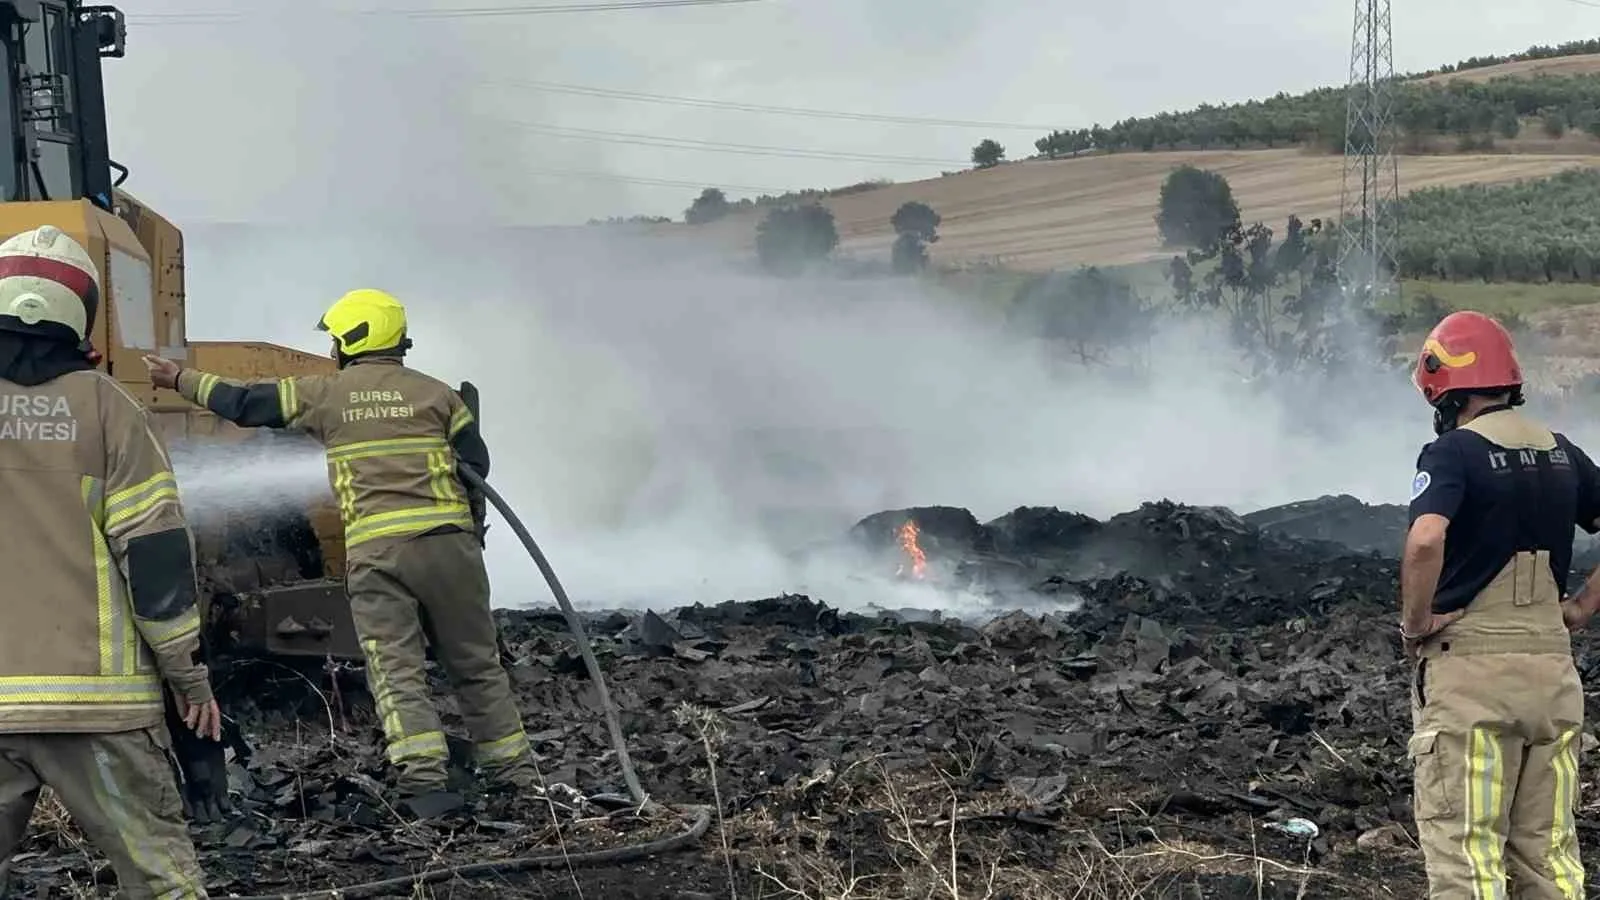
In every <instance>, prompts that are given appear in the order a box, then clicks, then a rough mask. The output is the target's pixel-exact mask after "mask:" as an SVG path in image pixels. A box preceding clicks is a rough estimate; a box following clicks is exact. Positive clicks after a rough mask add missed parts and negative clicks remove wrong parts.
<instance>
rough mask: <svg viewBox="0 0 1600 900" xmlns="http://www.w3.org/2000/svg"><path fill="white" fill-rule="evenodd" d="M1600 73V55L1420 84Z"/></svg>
mask: <svg viewBox="0 0 1600 900" xmlns="http://www.w3.org/2000/svg"><path fill="white" fill-rule="evenodd" d="M1597 72H1600V54H1596V53H1590V54H1586V55H1583V56H1561V57H1557V58H1555V59H1522V60H1518V61H1516V62H1508V63H1501V64H1500V65H1498V66H1485V67H1483V68H1481V69H1468V70H1466V71H1465V72H1447V73H1445V74H1442V75H1430V76H1428V77H1427V78H1419V79H1417V80H1418V81H1419V82H1421V83H1423V84H1444V83H1447V82H1451V81H1471V82H1475V83H1480V84H1481V83H1482V82H1485V81H1489V80H1491V79H1494V78H1532V77H1534V76H1536V75H1593V74H1595V73H1597Z"/></svg>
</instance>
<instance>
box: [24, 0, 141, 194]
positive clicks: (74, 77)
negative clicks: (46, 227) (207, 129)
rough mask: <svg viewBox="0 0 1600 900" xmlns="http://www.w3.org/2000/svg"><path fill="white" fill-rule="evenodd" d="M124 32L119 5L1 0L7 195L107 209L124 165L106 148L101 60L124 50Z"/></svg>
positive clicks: (122, 172)
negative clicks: (87, 203)
mask: <svg viewBox="0 0 1600 900" xmlns="http://www.w3.org/2000/svg"><path fill="white" fill-rule="evenodd" d="M126 36H127V24H126V21H125V19H124V18H123V14H122V12H121V11H120V10H118V9H117V8H116V7H112V6H87V5H83V4H79V3H77V2H73V0H0V66H3V67H4V72H5V78H6V86H7V88H8V90H6V91H5V98H6V102H7V106H6V109H5V115H4V116H0V141H3V143H0V146H7V147H10V148H12V149H11V154H10V158H9V159H7V160H6V165H5V166H4V168H3V169H0V195H3V196H4V199H5V200H7V201H44V202H52V201H68V200H88V201H90V202H91V203H93V204H94V205H95V206H97V207H99V208H100V209H103V210H106V211H111V210H112V203H113V196H112V192H113V190H114V188H115V187H116V186H117V184H119V183H120V182H121V179H123V178H126V177H127V174H128V173H127V170H126V169H122V168H121V167H120V166H117V165H116V164H115V163H114V162H112V160H111V157H110V154H109V149H108V144H107V139H106V114H105V91H104V86H103V83H102V81H101V67H100V60H101V59H102V58H104V57H121V56H122V55H123V54H124V52H125V47H126ZM113 169H118V170H119V175H118V178H117V180H115V181H113V178H112V170H113Z"/></svg>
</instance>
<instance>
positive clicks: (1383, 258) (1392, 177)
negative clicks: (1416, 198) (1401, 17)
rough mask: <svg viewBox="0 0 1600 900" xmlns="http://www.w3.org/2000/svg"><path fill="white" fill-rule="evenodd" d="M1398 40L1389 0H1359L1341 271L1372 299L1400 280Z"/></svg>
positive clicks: (1349, 109)
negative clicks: (1395, 98) (1397, 263)
mask: <svg viewBox="0 0 1600 900" xmlns="http://www.w3.org/2000/svg"><path fill="white" fill-rule="evenodd" d="M1393 84H1394V41H1393V37H1392V33H1391V31H1390V28H1389V0H1356V21H1355V33H1354V36H1353V37H1352V38H1351V41H1350V84H1349V87H1348V89H1347V95H1346V97H1347V99H1346V111H1345V126H1344V185H1343V188H1342V190H1341V191H1340V217H1339V276H1340V280H1341V281H1342V283H1343V284H1344V285H1345V287H1346V290H1347V291H1350V292H1351V293H1353V294H1355V295H1356V296H1359V297H1363V298H1365V299H1367V300H1368V301H1371V300H1375V299H1377V298H1379V297H1384V296H1389V295H1390V294H1392V293H1393V292H1394V291H1395V290H1397V288H1398V285H1397V283H1396V281H1395V245H1396V242H1397V234H1398V231H1399V228H1398V225H1399V222H1398V221H1397V218H1398V216H1399V210H1398V206H1399V203H1398V201H1399V199H1400V166H1399V161H1398V160H1396V159H1395V155H1394V117H1393V106H1392V93H1391V92H1392V89H1393Z"/></svg>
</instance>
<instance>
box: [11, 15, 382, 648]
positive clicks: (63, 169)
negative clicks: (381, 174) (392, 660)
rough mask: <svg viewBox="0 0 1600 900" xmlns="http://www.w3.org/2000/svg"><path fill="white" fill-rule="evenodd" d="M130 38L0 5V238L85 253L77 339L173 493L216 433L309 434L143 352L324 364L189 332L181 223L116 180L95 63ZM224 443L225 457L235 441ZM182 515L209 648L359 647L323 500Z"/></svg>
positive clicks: (189, 359)
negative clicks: (93, 275)
mask: <svg viewBox="0 0 1600 900" xmlns="http://www.w3.org/2000/svg"><path fill="white" fill-rule="evenodd" d="M126 34H127V25H126V21H125V19H124V16H123V13H122V12H121V11H120V10H118V9H117V8H116V7H113V6H96V5H87V4H82V3H78V2H76V0H0V75H3V77H4V78H5V90H4V91H0V99H3V102H4V104H5V105H4V107H3V109H0V147H8V148H10V151H9V155H3V154H0V238H3V237H9V236H11V235H13V234H17V233H20V232H23V231H27V230H29V229H32V228H36V227H38V226H40V225H46V224H48V225H54V226H56V227H57V228H60V229H61V230H62V231H64V232H66V233H67V234H70V235H72V236H73V237H74V238H75V239H76V240H77V241H78V242H79V243H81V244H82V245H83V246H84V248H85V249H87V250H88V251H89V254H90V256H91V257H93V258H94V260H95V262H96V266H97V268H98V269H99V271H100V279H101V281H100V285H101V291H100V294H101V304H100V308H99V310H98V312H97V315H96V317H95V322H94V324H93V326H92V328H91V331H90V334H89V341H90V343H92V344H93V345H94V347H95V348H96V349H97V350H99V351H100V353H101V354H102V359H101V361H100V363H99V367H100V368H101V369H102V370H103V371H105V372H106V373H107V374H109V375H110V376H111V377H113V378H115V379H116V380H117V381H118V382H119V383H120V384H121V385H122V386H123V387H124V388H125V389H126V390H127V391H128V392H129V393H130V394H131V395H133V396H134V397H135V398H136V399H138V400H139V401H140V402H141V403H143V404H144V405H145V406H146V407H147V408H148V409H149V410H150V411H151V419H152V422H153V424H155V425H156V427H158V428H159V429H160V430H161V431H162V433H163V435H164V436H165V438H166V439H167V442H168V445H169V446H170V447H171V449H172V455H173V459H174V463H175V465H176V466H177V467H178V482H179V489H180V491H181V490H182V488H183V483H184V461H185V460H186V459H197V458H202V457H204V456H205V455H206V453H207V452H208V451H214V450H216V449H217V448H216V445H218V444H233V445H240V444H251V443H260V444H263V445H271V444H273V443H275V442H281V441H294V440H308V439H305V438H297V437H295V436H292V435H283V434H276V433H273V432H269V431H266V430H260V429H242V428H238V427H236V426H234V425H233V424H231V423H229V422H225V421H223V420H222V419H220V418H218V417H217V416H215V415H212V414H211V413H210V412H209V411H208V410H204V409H199V408H196V407H194V406H193V405H192V404H190V403H189V402H188V401H186V400H184V399H183V398H182V397H180V396H178V395H177V394H176V393H174V392H172V391H168V390H164V389H158V388H156V387H154V386H153V385H152V384H151V383H150V378H149V373H148V370H147V369H146V367H145V365H144V363H143V359H142V357H143V356H144V355H146V354H152V353H153V354H159V355H161V356H165V357H168V358H170V359H175V360H177V361H179V362H180V363H181V364H182V365H184V366H185V367H190V368H196V369H202V370H204V371H207V372H211V373H214V374H217V375H221V376H223V377H227V378H235V379H241V380H250V379H257V378H268V377H283V376H293V375H309V374H322V373H329V372H332V371H334V370H335V368H336V366H335V363H334V362H333V360H331V359H329V358H327V357H326V356H322V355H318V354H311V353H306V352H303V351H300V350H294V349H291V348H287V347H280V346H277V345H274V344H267V343H256V342H233V341H191V340H189V339H188V334H187V329H186V325H185V310H184V305H185V295H184V241H183V234H182V232H181V231H180V230H179V229H178V228H177V227H176V226H175V225H173V224H172V223H171V222H169V221H167V220H166V219H164V218H163V217H161V216H160V215H159V214H157V213H156V212H155V211H154V210H153V209H151V208H150V207H148V206H146V205H144V204H142V203H140V202H139V201H138V200H136V199H134V197H133V196H131V195H130V194H128V193H127V192H125V191H123V190H122V189H121V185H122V184H123V182H124V181H126V180H127V179H128V177H129V172H128V169H127V168H126V167H124V166H122V165H120V164H118V163H117V162H116V161H115V160H113V159H112V158H111V153H110V145H109V141H108V137H107V124H106V101H105V89H104V81H103V79H102V61H103V60H105V59H108V58H119V57H122V56H123V55H124V54H125V52H126ZM217 301H218V302H224V303H225V302H227V298H225V297H224V298H217ZM230 450H232V451H233V454H234V456H235V457H237V455H238V454H237V448H230ZM266 452H271V451H270V450H267V451H266ZM185 502H186V506H187V505H188V498H187V497H186V501H185ZM188 512H189V514H190V524H191V527H192V529H193V531H194V535H195V546H196V553H197V565H198V568H199V577H200V583H201V595H202V598H203V600H204V602H205V615H206V621H207V632H208V641H207V643H208V650H210V651H213V652H223V653H228V654H233V653H239V654H244V655H254V654H266V655H279V656H282V655H287V656H306V657H316V658H323V657H325V656H329V655H332V656H334V657H340V658H351V659H354V658H359V656H360V650H359V645H358V643H357V641H356V638H355V634H354V629H353V625H352V624H351V622H350V616H349V609H348V604H347V602H346V600H345V596H344V586H343V581H342V577H343V570H344V543H343V530H342V527H341V525H340V522H339V517H338V512H337V509H336V508H335V507H334V506H333V504H332V503H331V498H330V502H325V503H322V504H318V505H314V506H312V507H310V508H307V509H290V510H288V511H284V510H271V511H264V510H259V509H256V510H245V511H237V512H235V511H223V512H220V513H218V512H208V511H204V510H200V511H197V510H195V509H193V508H191V509H189V510H188ZM197 512H200V513H202V514H200V515H198V516H197Z"/></svg>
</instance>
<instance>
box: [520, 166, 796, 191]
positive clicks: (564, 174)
mask: <svg viewBox="0 0 1600 900" xmlns="http://www.w3.org/2000/svg"><path fill="white" fill-rule="evenodd" d="M516 172H517V173H518V174H521V175H535V176H544V177H549V178H587V179H592V180H594V181H619V182H622V183H625V184H642V185H646V186H653V187H671V188H691V189H699V188H707V187H715V188H723V189H726V190H730V191H748V192H750V193H754V194H773V195H782V194H787V193H790V192H792V191H793V188H776V187H757V186H754V185H748V184H708V183H706V182H703V181H675V180H673V179H670V178H645V177H641V176H635V175H614V174H612V173H610V172H573V171H566V170H561V169H523V168H518V169H516Z"/></svg>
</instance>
